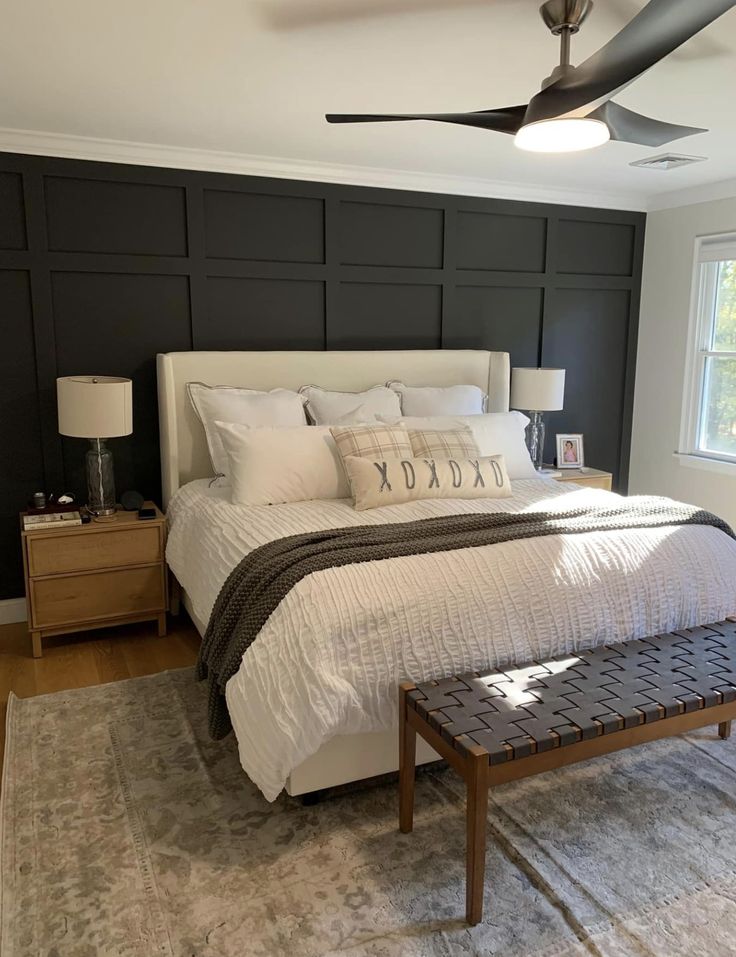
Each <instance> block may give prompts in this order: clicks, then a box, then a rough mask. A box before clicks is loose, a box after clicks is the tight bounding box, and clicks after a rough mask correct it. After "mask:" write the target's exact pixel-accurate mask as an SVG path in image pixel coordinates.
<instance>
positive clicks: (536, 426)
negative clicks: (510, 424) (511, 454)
mask: <svg viewBox="0 0 736 957" xmlns="http://www.w3.org/2000/svg"><path fill="white" fill-rule="evenodd" d="M545 431H546V429H545V425H544V418H543V416H542V413H541V412H529V425H527V427H526V447H527V448H528V449H529V457H530V458H531V460H532V463H533V464H534V468H535V469H536V470H537V471H538V472H539V471H541V469H542V458H543V456H544V436H545Z"/></svg>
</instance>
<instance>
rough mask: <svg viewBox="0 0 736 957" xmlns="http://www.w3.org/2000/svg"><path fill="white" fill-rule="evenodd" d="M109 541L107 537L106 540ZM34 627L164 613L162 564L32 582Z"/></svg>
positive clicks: (164, 591)
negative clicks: (147, 613) (148, 613)
mask: <svg viewBox="0 0 736 957" xmlns="http://www.w3.org/2000/svg"><path fill="white" fill-rule="evenodd" d="M105 537H107V536H105ZM29 584H30V590H31V608H32V610H33V611H32V615H33V622H32V624H33V627H34V628H38V629H43V628H51V627H53V626H55V625H64V624H70V623H77V622H83V621H96V620H100V621H102V620H104V619H106V618H119V617H125V616H126V615H140V614H142V613H144V612H148V611H150V612H160V611H163V610H164V609H165V607H166V590H165V579H164V575H163V571H162V566H161V565H160V564H157V565H152V566H150V567H149V568H122V569H119V570H116V571H107V572H95V573H92V574H87V575H67V576H60V577H58V578H42V579H36V580H33V579H32V580H31V581H30V583H29Z"/></svg>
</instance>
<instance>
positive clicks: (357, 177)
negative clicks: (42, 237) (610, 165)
mask: <svg viewBox="0 0 736 957" xmlns="http://www.w3.org/2000/svg"><path fill="white" fill-rule="evenodd" d="M0 152H4V153H26V154H32V155H40V156H60V157H66V158H68V159H80V160H94V161H97V162H100V161H101V162H105V163H132V164H133V165H136V166H160V167H165V168H167V169H191V170H203V171H209V172H214V173H238V174H241V175H246V176H265V177H273V178H276V179H295V180H309V181H311V182H320V183H344V184H346V185H351V186H373V187H378V188H382V189H407V190H416V191H418V192H429V193H450V194H453V195H459V196H487V197H489V198H492V199H511V200H519V201H522V202H532V203H555V204H558V205H565V206H588V207H595V208H601V209H623V210H646V208H647V204H646V198H645V196H644V195H643V194H641V193H627V192H624V191H621V192H615V191H611V192H609V191H606V190H601V191H598V190H590V189H578V188H574V189H572V188H569V187H561V186H541V185H538V184H534V183H518V182H509V181H506V180H493V179H478V178H474V177H470V176H458V175H450V174H443V173H423V172H419V171H416V170H414V171H412V170H400V169H388V168H386V169H384V168H381V167H374V166H358V165H348V164H336V163H324V162H316V161H314V160H298V159H289V158H284V157H277V156H259V155H256V154H251V153H231V152H226V151H224V150H204V149H193V148H192V147H188V146H167V145H165V144H162V143H135V142H132V141H127V140H110V139H101V138H99V137H91V136H72V135H68V134H65V133H45V132H42V131H40V130H16V129H8V128H2V127H0Z"/></svg>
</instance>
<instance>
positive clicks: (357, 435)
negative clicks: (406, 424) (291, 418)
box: [330, 423, 413, 461]
mask: <svg viewBox="0 0 736 957" xmlns="http://www.w3.org/2000/svg"><path fill="white" fill-rule="evenodd" d="M330 432H332V437H333V439H334V440H335V445H336V446H337V450H338V452H339V453H340V455H341V456H342V459H343V461H345V459H346V458H347V456H349V455H355V456H358V457H363V458H364V457H365V456H370V457H371V458H376V459H377V458H394V459H395V458H411V457H412V454H413V453H412V450H411V442H410V441H409V433H408V432H407V431H406V429H402V428H396V427H395V426H391V425H381V424H380V423H377V424H376V425H355V426H345V427H343V428H333V429H330Z"/></svg>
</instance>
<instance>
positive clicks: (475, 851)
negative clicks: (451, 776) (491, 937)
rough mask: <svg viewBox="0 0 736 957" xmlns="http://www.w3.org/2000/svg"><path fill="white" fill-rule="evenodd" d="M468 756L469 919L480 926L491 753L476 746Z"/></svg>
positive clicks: (466, 900) (466, 899)
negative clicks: (489, 755) (489, 757)
mask: <svg viewBox="0 0 736 957" xmlns="http://www.w3.org/2000/svg"><path fill="white" fill-rule="evenodd" d="M470 752H471V753H470V755H469V756H468V765H467V767H468V771H467V778H466V785H467V812H466V814H467V836H466V840H467V850H466V854H467V858H466V869H467V870H466V878H465V880H466V883H465V918H466V920H467V922H468V923H469V924H478V923H479V922H480V920H481V918H482V917H483V887H484V883H485V871H486V829H487V816H488V752H487V751H486V750H485V748H480V747H476V746H474V747H472V748H470Z"/></svg>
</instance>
